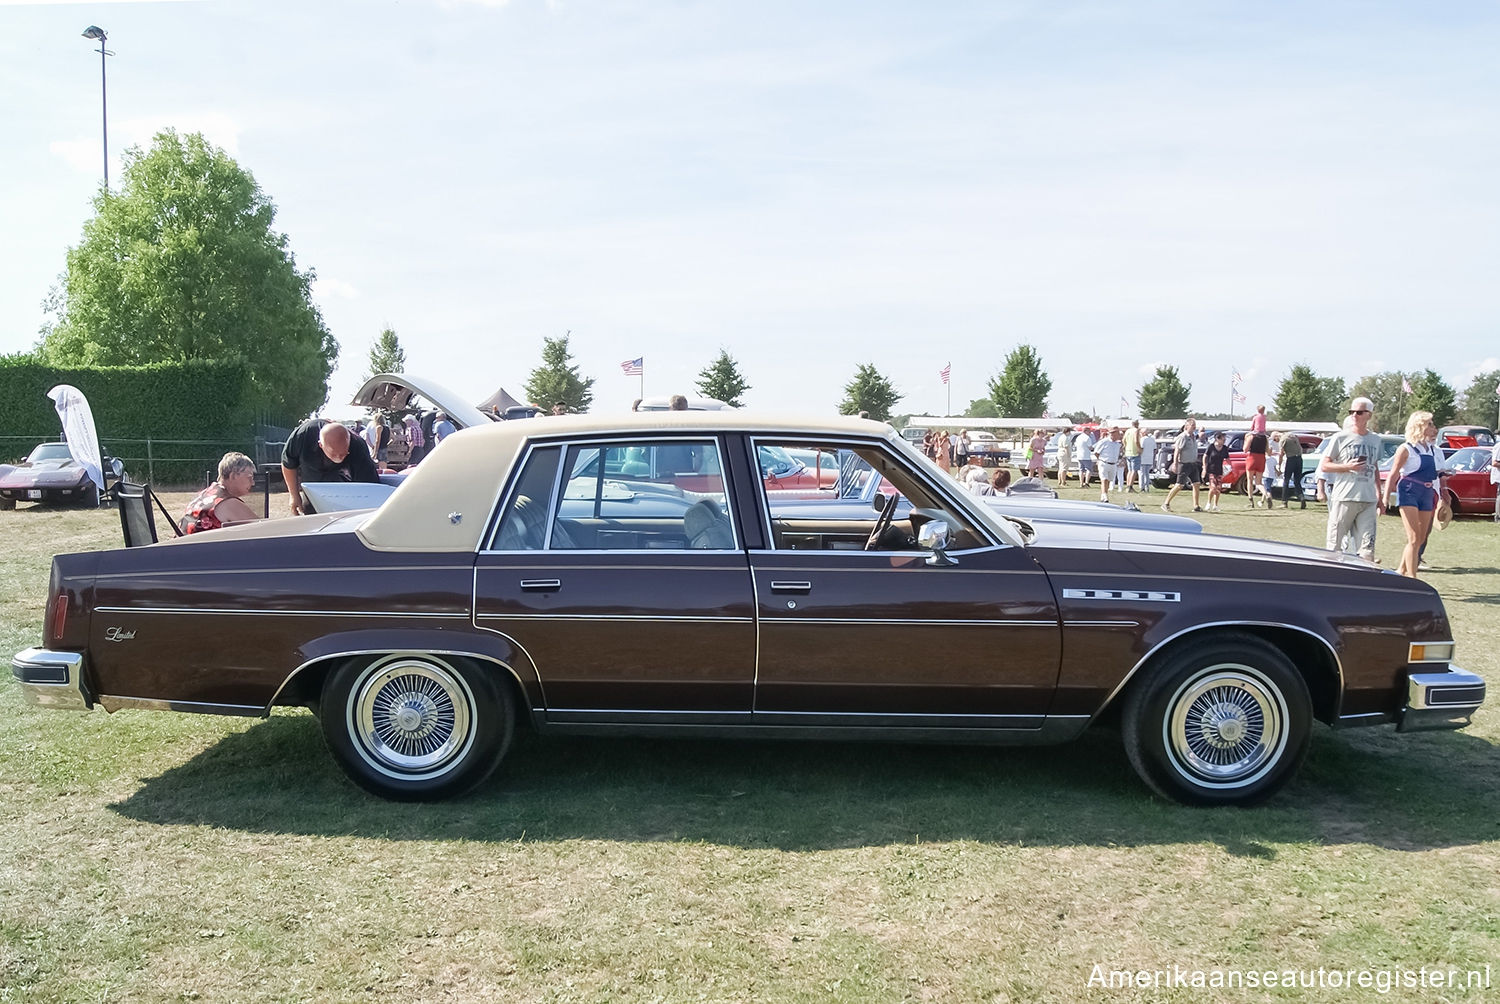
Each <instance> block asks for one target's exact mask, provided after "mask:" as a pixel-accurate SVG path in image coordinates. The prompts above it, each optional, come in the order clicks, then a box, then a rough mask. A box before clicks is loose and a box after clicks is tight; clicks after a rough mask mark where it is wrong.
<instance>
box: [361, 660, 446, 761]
mask: <svg viewBox="0 0 1500 1004" xmlns="http://www.w3.org/2000/svg"><path fill="white" fill-rule="evenodd" d="M472 702H473V698H472V695H471V694H470V693H469V689H468V686H467V685H466V684H465V683H464V681H463V679H462V677H460V676H459V675H458V674H457V673H456V672H455V671H454V670H453V669H452V667H450V666H447V665H446V664H443V663H439V662H436V661H431V662H429V661H427V660H424V659H410V658H405V659H397V660H394V661H391V662H387V663H385V664H383V665H378V666H374V667H371V669H370V670H369V671H368V672H367V673H366V674H365V676H364V678H363V679H362V681H361V682H360V683H359V684H358V685H357V686H356V688H355V691H354V694H353V698H352V701H351V705H350V721H351V725H352V726H353V731H354V736H355V739H356V745H357V746H358V748H359V752H360V755H361V756H363V757H364V758H365V760H366V761H368V762H369V763H370V764H371V765H372V766H374V767H376V768H378V769H379V770H381V771H382V772H385V773H390V774H392V775H399V776H402V777H412V776H431V775H433V774H436V773H441V772H442V771H443V770H446V769H448V768H449V767H451V766H452V765H453V763H454V762H456V761H457V760H458V759H459V758H460V757H461V754H462V753H463V752H464V751H466V750H467V748H468V747H469V745H470V744H471V742H472V739H473V723H472V718H471V715H470V708H471V707H472V706H473V703H472Z"/></svg>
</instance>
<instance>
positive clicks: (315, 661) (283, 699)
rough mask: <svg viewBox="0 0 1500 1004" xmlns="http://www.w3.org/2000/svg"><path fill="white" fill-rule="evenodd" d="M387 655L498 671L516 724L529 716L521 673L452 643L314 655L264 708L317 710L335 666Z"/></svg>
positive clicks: (529, 706)
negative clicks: (435, 658) (449, 661)
mask: <svg viewBox="0 0 1500 1004" xmlns="http://www.w3.org/2000/svg"><path fill="white" fill-rule="evenodd" d="M389 655H412V656H422V655H437V656H444V657H446V658H449V659H457V660H462V661H464V662H468V663H470V664H471V665H474V666H478V667H489V668H491V669H494V670H498V672H495V673H494V674H493V675H494V676H495V678H496V679H497V680H499V681H500V685H501V686H503V687H505V688H506V691H507V696H509V697H510V698H511V700H512V701H514V702H515V708H516V714H515V719H516V721H515V724H516V725H517V726H521V725H523V724H525V723H527V722H529V721H530V719H531V711H532V710H533V709H532V703H531V700H530V697H529V695H528V694H527V688H526V685H525V684H524V683H523V682H522V680H521V675H520V673H518V672H517V671H516V669H515V667H513V666H511V665H510V664H509V663H507V662H505V661H503V660H501V659H498V658H496V657H495V656H492V655H486V654H484V653H482V652H475V651H473V650H472V649H466V648H461V647H452V646H449V647H442V648H438V647H433V646H427V645H417V646H412V645H397V646H389V645H380V646H373V647H369V648H351V649H344V650H340V651H336V652H328V653H325V654H323V655H319V656H316V657H315V658H312V659H309V660H308V661H307V662H304V663H302V664H301V665H300V666H298V667H297V668H296V669H294V670H292V672H291V675H289V676H288V677H287V678H286V680H285V682H283V683H282V685H281V688H280V689H279V690H277V692H276V694H275V695H274V696H273V697H272V698H271V702H270V704H269V705H268V706H267V708H266V711H267V713H269V712H270V709H271V708H272V707H276V706H278V705H288V706H293V707H305V708H311V709H313V710H315V711H316V710H317V708H318V705H319V703H320V701H321V699H322V694H323V687H324V685H325V684H326V683H327V681H328V676H329V674H330V673H332V672H333V671H334V670H335V669H337V668H338V667H340V666H342V665H344V664H345V663H347V662H349V661H350V660H353V659H366V658H373V657H376V656H389Z"/></svg>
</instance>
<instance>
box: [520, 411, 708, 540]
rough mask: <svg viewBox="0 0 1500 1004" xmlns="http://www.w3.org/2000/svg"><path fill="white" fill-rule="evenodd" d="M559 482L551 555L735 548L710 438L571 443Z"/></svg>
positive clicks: (550, 538) (554, 510) (554, 508)
mask: <svg viewBox="0 0 1500 1004" xmlns="http://www.w3.org/2000/svg"><path fill="white" fill-rule="evenodd" d="M562 484H563V489H562V497H561V498H559V499H557V500H555V502H554V504H553V521H552V532H551V534H550V535H549V537H548V545H547V546H548V547H549V548H551V549H552V550H584V551H651V550H711V551H724V550H734V549H735V548H736V543H735V534H734V527H733V523H732V521H731V520H730V517H729V512H728V499H727V496H726V492H725V485H724V474H723V465H722V463H721V461H720V454H719V446H718V443H717V442H716V441H714V440H711V439H662V440H641V441H634V442H620V443H601V444H589V445H580V446H573V447H570V448H569V449H568V452H567V456H566V458H565V459H564V462H563V479H562Z"/></svg>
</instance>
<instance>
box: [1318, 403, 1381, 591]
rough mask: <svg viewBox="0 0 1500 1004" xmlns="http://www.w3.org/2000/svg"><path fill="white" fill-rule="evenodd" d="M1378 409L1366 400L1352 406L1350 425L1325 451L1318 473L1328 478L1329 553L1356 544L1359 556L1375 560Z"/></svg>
mask: <svg viewBox="0 0 1500 1004" xmlns="http://www.w3.org/2000/svg"><path fill="white" fill-rule="evenodd" d="M1374 414H1375V405H1374V403H1373V402H1371V400H1370V399H1369V398H1367V397H1357V398H1355V399H1354V400H1353V401H1351V402H1350V403H1349V418H1350V424H1349V425H1346V426H1345V427H1344V431H1343V432H1340V433H1337V434H1336V435H1335V436H1334V437H1333V439H1332V441H1331V442H1329V444H1328V449H1326V450H1324V451H1323V459H1322V461H1320V462H1319V464H1318V470H1320V471H1323V472H1324V473H1326V474H1327V475H1328V550H1330V551H1337V550H1339V545H1340V543H1341V542H1342V541H1344V540H1346V539H1347V540H1348V543H1349V545H1350V546H1354V545H1355V544H1356V542H1357V545H1358V550H1359V556H1360V557H1362V558H1366V559H1368V560H1370V561H1374V560H1375V522H1376V499H1378V498H1379V497H1380V489H1379V486H1378V484H1377V482H1378V480H1379V477H1380V437H1379V436H1377V435H1376V434H1375V433H1373V432H1371V431H1370V419H1371V417H1373V416H1374Z"/></svg>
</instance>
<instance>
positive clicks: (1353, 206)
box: [0, 0, 1500, 416]
mask: <svg viewBox="0 0 1500 1004" xmlns="http://www.w3.org/2000/svg"><path fill="white" fill-rule="evenodd" d="M89 25H99V26H101V27H103V28H104V29H105V31H107V32H108V34H109V40H108V48H109V50H110V51H111V52H113V53H114V55H112V56H110V57H108V68H107V73H108V78H107V83H108V115H109V118H108V129H109V153H110V179H111V182H112V183H113V184H115V185H116V187H118V183H119V172H120V161H119V155H120V153H121V152H122V151H123V150H124V149H125V148H126V147H128V146H148V145H149V143H150V140H151V137H152V136H153V135H154V134H155V133H156V132H157V131H158V130H160V129H163V128H166V127H173V128H176V129H177V130H178V131H180V132H191V131H201V132H203V133H204V134H205V135H206V136H207V137H208V139H209V140H210V141H211V142H213V143H215V144H216V145H218V146H220V147H222V148H224V149H225V150H227V151H228V152H229V153H230V154H231V155H232V156H234V157H235V158H236V159H237V161H238V162H239V163H240V165H241V166H242V167H244V168H245V169H247V170H248V171H250V172H251V173H252V174H253V175H254V176H255V178H256V180H257V182H258V183H259V184H260V186H261V188H262V189H263V191H264V192H265V194H266V195H267V196H268V197H269V198H270V199H271V201H272V202H274V204H275V205H276V207H277V216H276V222H275V227H276V229H277V230H279V231H281V232H283V233H285V234H287V236H288V238H289V241H290V247H291V249H292V251H293V253H294V254H295V256H296V261H297V265H298V267H299V268H302V269H311V270H313V271H314V272H315V273H316V276H317V279H316V282H315V284H314V286H313V293H314V300H315V302H316V304H317V306H318V307H319V309H320V310H321V311H322V314H323V317H324V320H325V322H326V323H327V325H328V327H329V330H330V331H332V333H333V334H334V336H335V337H336V338H337V339H338V341H339V344H340V346H341V353H340V357H339V364H338V368H337V369H336V371H335V372H334V375H333V378H332V381H331V385H330V399H329V400H330V404H332V405H338V404H342V403H344V402H347V401H348V400H349V398H350V397H352V396H353V393H354V391H355V390H356V389H357V388H358V386H359V384H360V383H361V381H362V377H363V376H364V374H365V372H366V370H367V368H368V361H369V350H370V346H371V344H372V342H373V341H374V339H375V337H376V336H377V335H378V334H379V332H380V330H381V329H382V328H384V327H392V328H394V329H395V330H396V332H397V334H398V335H399V336H400V339H401V342H402V345H403V346H404V347H405V349H406V357H407V370H408V371H409V372H411V373H414V374H419V375H424V376H427V377H429V378H430V379H433V380H436V381H438V382H440V383H442V384H445V385H447V386H448V387H450V388H452V389H453V390H454V391H456V392H458V393H460V394H462V395H464V396H467V397H469V398H470V399H471V400H474V401H478V400H480V399H482V398H484V397H486V396H488V395H489V394H490V393H491V392H493V391H494V390H495V388H497V387H500V386H503V387H505V388H507V389H508V390H510V391H511V393H512V394H514V395H516V396H517V397H520V396H522V395H523V391H522V388H523V386H524V384H525V382H526V378H527V376H528V375H529V374H530V372H531V371H532V370H533V369H534V368H535V367H536V366H537V365H538V364H539V362H540V357H541V349H542V344H543V339H544V338H547V337H558V336H561V335H564V334H565V333H570V334H569V339H570V343H569V344H570V347H571V350H572V354H573V358H574V361H575V362H576V363H577V365H578V366H579V368H580V371H581V373H582V375H583V376H585V377H593V378H594V379H595V383H594V387H593V390H594V407H593V410H595V411H612V410H620V411H623V410H626V409H628V408H629V407H630V402H631V401H632V399H634V398H635V397H638V396H640V394H641V389H642V388H641V381H640V380H639V379H638V378H636V377H628V376H626V375H624V373H623V372H622V370H621V366H620V363H621V362H622V361H623V360H626V359H633V358H636V357H642V358H644V360H645V383H644V391H645V393H646V394H647V395H650V396H655V395H665V394H671V393H678V392H681V393H688V394H692V393H696V391H695V389H694V383H695V382H696V380H697V378H698V374H699V373H700V371H702V370H703V369H704V368H705V367H706V366H707V365H708V364H709V363H710V362H711V361H712V360H713V359H714V358H715V357H716V356H717V355H718V353H719V352H720V350H721V349H722V350H725V351H727V352H728V353H729V354H730V355H731V356H732V357H734V359H735V360H736V361H737V362H738V364H739V367H740V371H741V373H742V374H743V375H744V376H745V378H746V379H747V380H748V382H749V383H750V385H751V389H750V390H749V391H748V392H747V393H746V394H745V402H746V404H747V405H749V406H752V407H756V408H770V409H774V410H781V411H786V410H799V411H805V410H811V411H814V412H832V411H834V410H836V408H837V406H838V404H839V402H840V401H841V400H842V398H843V389H844V387H845V386H846V385H847V384H848V383H849V381H850V380H851V379H852V378H853V375H854V372H855V369H856V367H858V366H859V365H861V364H866V363H868V364H873V365H874V366H875V367H876V368H877V369H878V370H880V371H881V372H882V373H883V374H885V375H886V376H887V377H889V378H890V379H891V381H892V382H893V383H894V385H895V387H896V389H897V390H898V391H899V392H900V393H901V394H902V399H901V401H900V402H898V404H897V406H896V411H897V412H898V413H906V412H914V413H917V414H922V413H928V414H945V413H949V409H950V401H951V411H952V413H955V414H961V413H962V412H963V410H964V409H965V408H966V407H967V405H968V403H969V402H970V401H971V400H973V399H975V398H979V397H982V396H985V395H986V394H987V385H988V381H989V380H990V379H991V378H993V377H995V376H997V375H998V373H999V372H1000V370H1001V368H1002V367H1003V364H1004V360H1005V357H1006V355H1007V354H1008V353H1009V352H1010V351H1011V350H1012V349H1014V348H1015V347H1016V346H1017V345H1020V344H1029V345H1032V346H1034V347H1035V348H1036V349H1037V351H1038V352H1039V354H1040V355H1041V358H1042V362H1043V366H1044V368H1045V369H1046V371H1047V372H1048V375H1049V376H1050V377H1051V379H1052V383H1053V389H1052V394H1051V397H1050V398H1049V405H1050V409H1051V410H1052V411H1054V412H1063V411H1075V410H1083V411H1089V412H1092V413H1095V414H1098V415H1100V416H1118V415H1121V414H1125V415H1133V414H1134V402H1135V398H1136V391H1137V390H1138V388H1139V387H1140V386H1141V384H1142V383H1144V382H1145V381H1146V380H1147V379H1149V378H1150V376H1151V375H1152V373H1153V372H1154V371H1155V368H1156V367H1157V366H1159V365H1162V364H1170V365H1173V366H1176V367H1177V368H1178V371H1179V373H1180V374H1181V376H1182V379H1183V380H1184V381H1185V382H1187V383H1190V384H1191V385H1192V406H1193V408H1194V409H1195V410H1199V411H1205V412H1211V413H1212V412H1223V411H1226V410H1228V409H1229V407H1230V405H1231V403H1232V402H1231V374H1232V373H1234V372H1236V371H1237V372H1238V373H1239V374H1241V375H1242V377H1243V383H1242V384H1241V385H1240V391H1241V393H1243V394H1244V395H1245V397H1246V401H1245V403H1244V404H1238V405H1236V411H1238V412H1241V413H1244V412H1246V411H1247V410H1253V409H1254V407H1255V405H1256V404H1259V403H1269V402H1270V401H1271V400H1272V398H1273V396H1274V394H1275V391H1276V387H1277V385H1278V383H1279V382H1280V380H1281V378H1282V377H1283V376H1285V375H1286V373H1287V371H1288V370H1289V369H1290V367H1291V366H1293V365H1294V364H1297V363H1305V364H1307V365H1309V366H1311V367H1312V368H1313V369H1314V370H1315V371H1316V372H1318V373H1319V374H1320V375H1323V376H1340V377H1343V378H1344V379H1345V380H1346V381H1349V382H1352V381H1353V380H1354V379H1356V378H1358V377H1360V376H1363V375H1367V374H1370V373H1375V372H1379V371H1382V370H1390V369H1401V370H1408V371H1410V370H1418V369H1424V368H1428V367H1430V368H1432V369H1435V370H1437V371H1438V372H1439V373H1440V374H1442V375H1443V376H1444V377H1445V378H1446V379H1447V380H1448V381H1449V382H1450V383H1451V384H1453V385H1454V387H1455V389H1456V390H1458V391H1460V392H1462V391H1463V390H1464V388H1465V387H1466V386H1467V385H1468V383H1469V381H1470V379H1471V378H1472V377H1473V376H1474V375H1475V374H1476V373H1479V372H1481V371H1484V370H1488V369H1493V368H1496V367H1500V340H1497V338H1496V335H1497V333H1500V324H1497V321H1500V281H1497V276H1500V185H1497V179H1500V59H1497V58H1496V57H1495V53H1496V52H1500V5H1495V4H1492V3H1488V2H1475V3H1446V2H1434V3H1429V4H1413V3H1407V2H1326V0H1306V2H1299V3H1280V2H1261V3H1253V4H1252V3H1248V2H1238V3H1230V2H1214V0H1161V2H1131V0H1098V2H1087V3H1075V2H1067V0H1039V2H1007V0H983V2H975V3H966V2H925V3H917V2H906V3H889V2H882V0H854V2H843V0H823V2H816V3H808V2H806V0H802V2H784V0H756V2H753V3H751V2H742V0H722V2H704V3H699V2H672V0H652V2H645V0H609V2H606V0H552V2H547V0H509V2H479V0H403V2H399V3H391V2H384V0H359V2H337V0H301V2H297V3H289V2H281V0H253V2H242V0H178V2H174V0H166V2H111V3H98V2H96V3H52V2H37V0H31V2H16V0H0V124H3V126H4V142H3V144H0V232H3V235H4V239H3V240H0V353H9V352H17V351H24V350H27V349H29V348H30V347H32V345H33V344H34V343H35V342H36V339H37V332H38V329H39V328H40V326H41V324H42V323H43V320H44V318H45V314H44V311H43V307H42V303H43V300H44V298H45V297H46V296H47V294H48V290H49V289H50V288H51V287H52V286H54V284H56V283H57V281H58V277H59V275H60V274H61V273H62V272H63V270H64V268H65V264H66V258H65V256H66V253H67V249H68V248H69V247H70V246H72V245H74V244H76V243H77V242H78V240H79V239H80V235H81V233H82V228H83V225H84V223H85V221H86V220H87V219H88V218H89V217H90V215H91V212H92V210H91V207H90V198H91V196H92V195H93V194H94V192H95V191H96V190H97V187H98V185H99V184H100V181H101V172H102V165H103V157H102V150H101V137H100V131H101V129H100V125H101V123H100V119H101V109H100V104H101V102H100V98H101V94H100V66H99V64H100V56H99V53H98V45H97V43H93V42H90V41H89V40H87V39H85V38H83V37H81V36H82V32H83V30H84V28H86V27H88V26H89ZM950 363H951V367H952V368H951V373H952V379H951V383H950V384H949V385H946V386H945V385H944V384H943V383H942V380H941V378H940V375H939V374H940V371H941V370H942V369H943V367H944V366H945V365H947V364H950Z"/></svg>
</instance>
